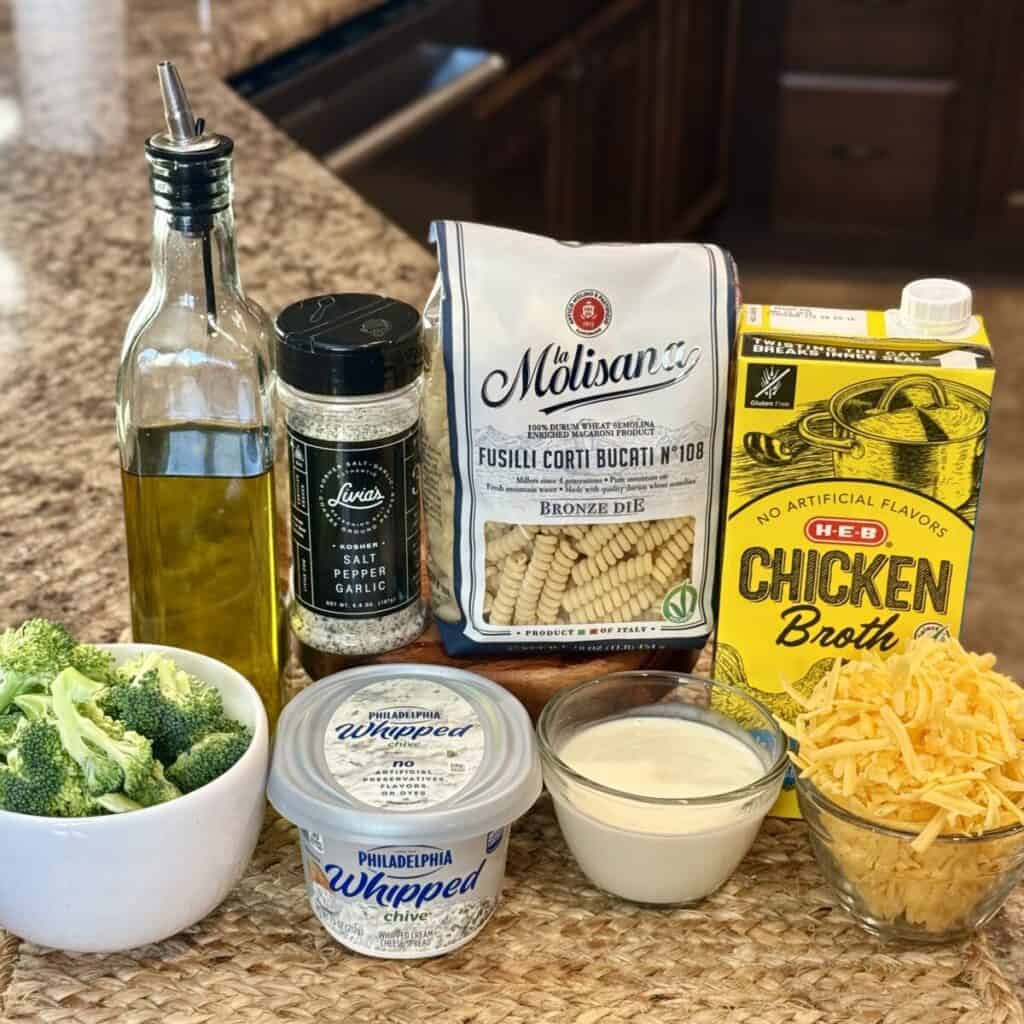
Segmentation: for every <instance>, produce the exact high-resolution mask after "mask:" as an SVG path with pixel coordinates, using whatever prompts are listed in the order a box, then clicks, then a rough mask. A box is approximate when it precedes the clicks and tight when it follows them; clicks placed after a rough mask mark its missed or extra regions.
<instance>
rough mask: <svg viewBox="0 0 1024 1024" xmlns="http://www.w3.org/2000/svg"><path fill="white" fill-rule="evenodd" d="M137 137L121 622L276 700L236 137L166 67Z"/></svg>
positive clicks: (274, 705) (279, 651)
mask: <svg viewBox="0 0 1024 1024" xmlns="http://www.w3.org/2000/svg"><path fill="white" fill-rule="evenodd" d="M157 76H158V79H159V82H160V90H161V94H162V97H163V103H164V113H165V119H166V122H167V126H166V131H162V132H157V133H156V134H155V135H152V136H150V138H149V140H148V141H147V142H146V159H147V161H148V162H149V175H150V191H151V192H152V196H153V207H154V209H153V248H152V270H153V273H152V277H151V279H150V285H149V291H148V292H147V293H146V295H145V297H144V298H143V300H142V302H141V303H140V304H139V306H138V308H137V309H136V310H135V314H134V316H133V317H132V319H131V322H130V323H129V324H128V330H127V332H126V333H125V339H124V348H123V349H122V352H121V365H120V366H119V368H118V373H117V405H116V412H117V441H118V449H119V451H120V455H121V478H122V481H121V482H122V487H123V492H124V512H125V532H126V534H127V541H128V567H129V575H130V581H129V589H130V591H131V606H132V627H133V634H134V638H135V639H136V640H139V641H149V642H153V643H164V644H171V645H173V646H176V647H183V648H186V649H187V650H193V651H200V652H202V653H204V654H208V655H210V656H212V657H215V658H218V659H220V660H222V661H225V662H227V663H228V664H229V665H231V666H233V667H234V668H235V669H237V670H238V671H239V672H241V673H242V674H243V675H244V676H245V677H246V678H247V679H249V680H250V681H251V682H252V684H253V685H254V686H255V687H256V688H257V690H258V691H259V693H260V696H261V697H262V698H263V702H264V704H265V705H266V709H267V716H268V718H269V719H270V722H271V724H273V723H274V721H275V720H276V718H277V714H278V712H279V711H280V707H281V692H280V669H281V667H282V664H283V652H284V651H285V649H286V644H285V643H283V640H282V636H281V630H282V629H283V625H282V623H283V617H282V615H281V602H280V599H279V596H278V595H279V587H278V586H277V582H276V567H275V554H276V552H275V543H274V483H273V465H274V437H275V434H274V400H273V396H274V388H275V373H274V361H273V354H272V352H271V348H270V340H271V338H272V337H273V326H272V325H271V323H270V319H269V318H268V317H267V314H266V313H265V312H264V311H263V310H262V309H260V307H259V306H258V305H256V304H255V303H254V302H251V301H250V300H249V299H248V298H247V297H246V295H245V292H244V291H243V290H242V283H241V281H240V279H239V275H238V257H237V252H236V248H237V247H236V244H235V220H234V214H233V212H232V209H231V197H232V193H233V183H232V173H231V159H232V153H233V152H234V143H233V142H232V140H231V139H229V138H228V137H227V136H226V135H220V134H219V133H216V132H210V131H207V130H206V125H205V122H204V120H203V119H202V118H197V117H196V116H195V114H194V113H193V111H192V107H191V105H190V104H189V101H188V96H187V95H186V93H185V87H184V86H183V85H182V82H181V77H180V76H179V75H178V73H177V71H176V69H175V68H174V65H173V64H170V63H168V62H163V63H161V64H160V65H158V67H157Z"/></svg>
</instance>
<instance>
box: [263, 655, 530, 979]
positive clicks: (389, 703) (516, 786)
mask: <svg viewBox="0 0 1024 1024" xmlns="http://www.w3.org/2000/svg"><path fill="white" fill-rule="evenodd" d="M540 790H541V769H540V760H539V758H538V756H537V752H536V748H535V746H534V741H533V731H532V729H531V726H530V720H529V717H528V715H527V714H526V711H525V709H524V708H523V706H522V705H521V704H520V703H519V701H517V700H516V699H515V697H513V696H512V695H511V694H509V693H508V692H506V691H505V690H503V689H502V688H501V687H499V686H497V685H496V684H494V683H492V682H490V681H489V680H487V679H484V678H483V677H482V676H477V675H473V674H472V673H470V672H462V671H459V670H457V669H450V668H444V667H440V666H432V665H377V666H372V667H364V668H353V669H349V670H348V671H345V672H339V673H338V674H337V675H333V676H329V677H328V678H326V679H323V680H321V681H320V682H319V683H316V684H315V685H313V686H310V687H308V688H307V689H306V690H303V691H302V692H301V693H300V694H299V695H298V696H297V697H295V699H294V700H292V702H291V703H290V704H289V705H288V706H287V707H286V708H285V710H284V712H283V713H282V715H281V718H280V721H279V722H278V726H277V737H276V740H275V743H274V758H273V764H272V766H271V770H270V782H269V785H268V796H269V798H270V802H271V803H272V804H273V805H274V807H275V808H276V810H277V811H278V812H279V813H280V814H281V815H282V816H283V817H285V818H287V819H288V820H289V821H291V822H293V823H294V824H295V825H297V826H298V828H299V831H300V840H299V841H300V845H301V850H302V864H303V868H304V870H305V874H306V891H307V893H308V894H309V900H310V903H311V904H312V907H313V912H314V914H316V916H317V918H318V919H319V920H320V923H321V924H322V925H323V926H324V928H326V929H327V931H328V932H329V933H330V934H331V935H332V936H334V938H335V939H337V940H338V942H340V943H341V944H342V945H344V946H347V947H348V948H349V949H353V950H355V951H356V952H359V953H365V954H367V955H368V956H380V957H390V958H399V959H401V958H412V957H429V956H439V955H440V954H442V953H448V952H451V951H452V950H453V949H457V948H458V947H459V946H462V945H464V944H465V943H466V942H468V941H469V940H470V939H471V938H473V936H474V935H476V934H477V932H479V931H480V929H481V928H483V926H484V925H485V924H486V923H487V922H488V920H489V919H490V917H491V915H492V914H493V913H494V910H495V907H496V906H497V904H498V900H499V898H500V894H501V884H502V880H503V879H504V876H505V855H506V852H507V850H508V836H509V827H510V825H511V824H512V822H513V821H515V820H516V818H518V817H519V816H520V815H522V814H523V813H524V812H525V811H526V810H528V809H529V807H530V806H531V805H532V804H533V802H534V801H535V800H536V799H537V797H538V796H539V795H540Z"/></svg>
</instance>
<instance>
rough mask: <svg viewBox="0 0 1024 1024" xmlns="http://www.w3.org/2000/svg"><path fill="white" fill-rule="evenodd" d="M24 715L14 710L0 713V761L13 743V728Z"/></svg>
mask: <svg viewBox="0 0 1024 1024" xmlns="http://www.w3.org/2000/svg"><path fill="white" fill-rule="evenodd" d="M24 717H25V716H24V715H21V714H19V713H18V712H16V711H14V712H11V711H8V712H7V713H6V714H3V715H0V762H2V761H3V759H4V758H5V757H6V756H7V751H8V750H10V749H11V747H12V746H13V745H14V733H15V730H16V729H17V728H18V724H19V723H20V722H21V721H22V719H23V718H24Z"/></svg>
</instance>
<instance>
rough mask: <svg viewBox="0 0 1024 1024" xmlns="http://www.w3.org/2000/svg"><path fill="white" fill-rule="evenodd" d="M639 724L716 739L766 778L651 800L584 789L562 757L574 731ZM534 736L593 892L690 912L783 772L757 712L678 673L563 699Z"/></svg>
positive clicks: (720, 687)
mask: <svg viewBox="0 0 1024 1024" xmlns="http://www.w3.org/2000/svg"><path fill="white" fill-rule="evenodd" d="M636 715H644V716H671V717H673V718H682V719H686V720H688V721H691V722H699V723H702V724H705V725H709V726H713V727H715V728H718V729H721V730H722V731H724V732H726V733H728V734H729V735H730V736H732V737H734V738H735V739H737V740H739V741H740V742H741V743H743V744H744V745H745V746H747V747H748V748H749V749H750V750H751V751H753V752H754V753H755V754H756V755H757V757H758V759H759V760H760V761H761V764H762V765H763V768H764V771H763V774H762V775H760V776H759V777H758V778H757V779H755V780H754V781H753V782H751V783H750V784H749V785H747V786H744V787H742V788H741V789H736V790H732V791H730V792H726V793H720V794H714V795H711V796H701V797H680V798H665V797H649V796H640V795H638V794H636V793H630V792H627V791H625V790H619V789H613V788H611V787H609V786H605V785H602V784H601V783H599V782H595V781H593V780H592V779H588V778H586V777H585V776H583V775H580V774H579V773H578V772H576V771H574V770H573V769H572V768H570V767H569V765H567V764H566V763H565V762H564V761H563V760H562V759H561V758H560V757H559V751H560V750H561V749H562V748H563V747H564V745H565V743H566V742H567V741H568V740H569V738H570V737H571V736H572V735H573V734H574V733H576V732H578V731H579V730H581V729H584V728H587V727H588V726H592V725H596V724H597V723H599V722H606V721H609V720H612V719H617V718H626V717H634V716H636ZM537 735H538V740H539V746H540V752H541V763H542V765H543V768H544V781H545V783H546V784H547V788H548V791H549V792H550V793H551V796H552V799H553V800H554V805H555V813H556V814H557V816H558V823H559V825H560V826H561V829H562V834H563V835H564V836H565V841H566V843H567V844H568V846H569V849H570V850H571V851H572V854H573V856H574V857H575V858H576V861H577V863H578V864H579V866H580V868H581V869H582V871H583V873H584V874H585V875H586V876H587V877H588V878H589V879H590V881H591V882H593V883H594V884H595V885H596V886H598V887H599V888H601V889H604V890H606V891H607V892H610V893H613V894H614V895H616V896H621V897H623V898H625V899H628V900H632V901H634V902H636V903H652V904H662V905H677V906H678V905H685V904H690V903H696V902H697V901H698V900H701V899H703V898H704V897H706V896H708V895H710V894H711V893H712V892H714V891H715V890H716V889H717V888H718V887H719V886H721V885H722V884H723V883H724V882H725V881H726V880H727V879H728V878H729V876H730V875H731V874H732V873H733V871H734V870H735V869H736V866H737V865H738V864H739V862H740V861H741V860H742V859H743V857H744V856H745V855H746V853H747V851H748V850H749V849H750V845H751V844H752V843H753V841H754V837H755V836H756V835H757V832H758V829H759V828H760V827H761V822H762V821H763V820H764V817H765V815H766V814H767V813H768V811H769V810H770V809H771V807H772V804H774V803H775V801H776V799H777V798H778V795H779V789H780V788H781V786H782V779H783V776H784V774H785V771H786V764H787V760H786V738H785V736H784V735H783V733H782V730H781V729H780V728H779V726H778V725H777V724H776V722H775V719H774V718H773V717H772V715H771V712H770V711H768V709H767V708H766V707H765V706H764V705H763V704H761V703H760V702H758V701H756V700H754V699H753V698H752V697H751V696H750V695H749V694H747V693H745V692H744V691H742V690H739V689H737V688H735V687H733V686H727V685H725V684H724V683H717V682H714V681H713V680H710V679H699V678H697V677H696V676H689V675H682V674H679V673H676V672H617V673H614V674H612V675H607V676H602V677H601V678H600V679H595V680H593V681H592V682H587V683H580V684H579V685H577V686H572V687H569V688H567V689H565V690H562V691H561V692H560V693H558V694H557V695H556V696H555V697H553V698H552V699H551V700H550V701H549V702H548V703H547V705H546V706H545V708H544V710H543V711H542V712H541V715H540V719H539V721H538V723H537Z"/></svg>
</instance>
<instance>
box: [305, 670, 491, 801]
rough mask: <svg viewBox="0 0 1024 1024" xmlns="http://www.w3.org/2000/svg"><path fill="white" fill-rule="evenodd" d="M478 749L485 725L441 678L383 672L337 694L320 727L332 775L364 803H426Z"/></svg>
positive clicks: (453, 783) (464, 774) (442, 794)
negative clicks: (394, 676) (382, 676)
mask: <svg viewBox="0 0 1024 1024" xmlns="http://www.w3.org/2000/svg"><path fill="white" fill-rule="evenodd" d="M483 756H484V730H483V727H482V725H481V723H480V718H479V716H478V715H477V713H476V712H475V711H474V710H473V707H472V705H471V704H470V703H469V701H467V700H466V698H465V697H463V696H461V695H460V694H458V693H456V692H455V691H454V690H450V689H449V688H448V687H447V686H444V685H442V684H441V683H431V682H427V681H425V680H422V679H401V678H397V679H387V680H384V681H383V682H379V683H371V684H370V685H368V686H364V687H363V688H362V689H360V690H357V691H356V692H355V693H353V694H352V695H351V696H350V697H348V698H346V699H345V700H344V701H342V703H341V704H339V705H338V707H337V708H336V709H335V711H334V714H333V715H332V716H331V720H330V722H328V724H327V729H326V731H325V734H324V759H325V760H326V762H327V768H328V770H329V771H330V773H331V775H332V776H333V777H334V780H335V781H336V782H337V783H338V785H339V786H341V787H342V789H344V790H345V792H346V793H348V794H349V795H350V796H352V797H353V798H354V799H356V800H359V801H361V802H362V803H364V804H369V805H370V806H371V807H387V808H394V809H401V810H425V809H426V808H429V807H434V806H436V805H437V804H441V803H444V802H445V801H446V800H450V799H451V798H452V797H453V796H455V795H456V794H457V793H458V792H460V790H462V789H463V788H464V787H465V786H466V785H467V783H468V782H469V781H470V779H472V778H473V777H474V776H475V775H476V773H477V769H478V768H479V767H480V764H481V762H482V761H483Z"/></svg>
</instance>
